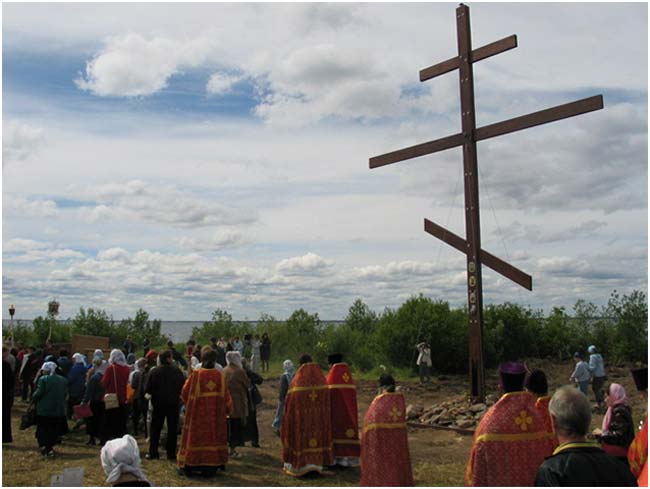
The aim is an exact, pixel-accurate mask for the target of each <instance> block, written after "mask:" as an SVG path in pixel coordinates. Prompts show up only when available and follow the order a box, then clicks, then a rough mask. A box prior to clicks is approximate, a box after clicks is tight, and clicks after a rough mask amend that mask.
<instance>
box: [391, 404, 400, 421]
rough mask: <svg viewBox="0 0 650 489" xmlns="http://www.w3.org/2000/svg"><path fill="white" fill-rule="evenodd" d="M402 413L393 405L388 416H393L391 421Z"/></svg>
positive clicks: (395, 419)
mask: <svg viewBox="0 0 650 489" xmlns="http://www.w3.org/2000/svg"><path fill="white" fill-rule="evenodd" d="M401 415H402V411H400V410H399V409H397V408H396V407H394V406H393V409H391V410H390V417H391V418H393V421H397V420H398V419H399V418H400V416H401Z"/></svg>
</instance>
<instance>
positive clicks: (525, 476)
mask: <svg viewBox="0 0 650 489" xmlns="http://www.w3.org/2000/svg"><path fill="white" fill-rule="evenodd" d="M499 376H500V379H501V382H500V387H501V388H502V389H503V391H504V392H505V393H504V394H503V396H501V399H499V400H498V401H497V403H496V404H495V405H494V406H492V407H491V408H490V410H489V411H488V412H487V413H485V416H483V418H482V419H481V422H480V423H479V425H478V428H477V429H476V432H475V433H474V443H473V445H472V451H471V452H470V457H469V462H468V463H467V470H466V472H465V484H466V485H468V486H532V485H534V483H535V475H536V474H537V469H539V466H540V465H541V464H542V462H544V458H545V457H548V456H550V455H551V454H552V453H553V446H554V444H555V442H554V441H553V438H554V437H553V435H552V433H549V432H548V429H547V427H546V424H545V421H544V418H543V416H542V415H541V414H540V412H539V410H538V409H537V407H536V406H535V402H536V397H535V396H534V395H533V394H531V393H530V392H524V390H523V388H524V378H525V376H526V369H525V368H524V365H523V364H521V363H519V362H506V363H503V364H501V365H500V366H499Z"/></svg>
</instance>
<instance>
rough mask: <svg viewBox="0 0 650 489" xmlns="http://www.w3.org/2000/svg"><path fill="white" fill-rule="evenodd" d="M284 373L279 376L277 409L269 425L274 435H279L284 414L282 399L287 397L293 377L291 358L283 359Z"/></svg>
mask: <svg viewBox="0 0 650 489" xmlns="http://www.w3.org/2000/svg"><path fill="white" fill-rule="evenodd" d="M282 368H283V369H284V373H283V374H282V376H281V377H280V395H279V396H278V409H277V411H276V412H275V419H274V420H273V424H271V426H272V427H273V429H274V430H275V434H276V435H280V426H282V415H283V414H284V399H285V397H287V392H288V391H289V386H290V385H291V380H292V379H293V374H294V371H293V362H292V361H291V360H285V361H284V363H283V364H282Z"/></svg>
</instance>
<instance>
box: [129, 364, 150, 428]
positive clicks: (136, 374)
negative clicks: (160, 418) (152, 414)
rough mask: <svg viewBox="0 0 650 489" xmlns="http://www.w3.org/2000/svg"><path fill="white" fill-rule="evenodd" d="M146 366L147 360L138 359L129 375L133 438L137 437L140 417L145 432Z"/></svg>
mask: <svg viewBox="0 0 650 489" xmlns="http://www.w3.org/2000/svg"><path fill="white" fill-rule="evenodd" d="M146 365H147V360H146V359H145V358H144V357H143V358H139V359H138V361H137V362H135V368H134V369H133V372H131V375H129V385H130V386H131V388H132V389H133V397H132V398H131V404H132V406H133V413H132V414H131V419H132V420H133V434H134V435H135V436H138V430H139V427H140V418H141V417H142V419H143V420H144V424H145V434H146V431H147V430H146V424H147V402H146V399H145V398H144V368H145V366H146Z"/></svg>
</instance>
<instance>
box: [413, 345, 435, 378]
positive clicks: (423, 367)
mask: <svg viewBox="0 0 650 489" xmlns="http://www.w3.org/2000/svg"><path fill="white" fill-rule="evenodd" d="M415 347H416V348H417V349H418V352H420V353H419V355H418V359H417V362H415V363H416V365H418V366H419V367H420V383H421V384H425V383H429V382H431V376H430V375H431V373H430V370H431V348H429V343H427V342H426V341H421V342H420V343H418V344H417V345H416V346H415ZM411 358H412V357H411Z"/></svg>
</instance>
